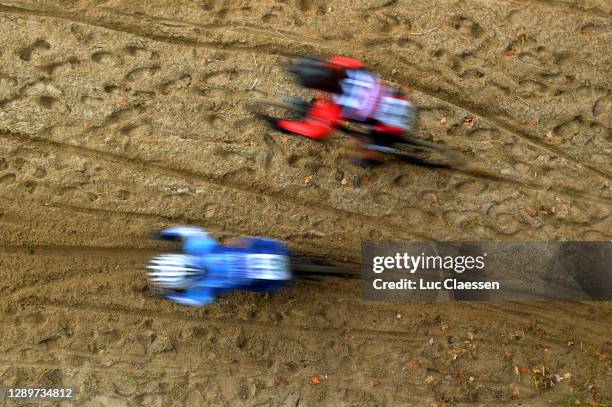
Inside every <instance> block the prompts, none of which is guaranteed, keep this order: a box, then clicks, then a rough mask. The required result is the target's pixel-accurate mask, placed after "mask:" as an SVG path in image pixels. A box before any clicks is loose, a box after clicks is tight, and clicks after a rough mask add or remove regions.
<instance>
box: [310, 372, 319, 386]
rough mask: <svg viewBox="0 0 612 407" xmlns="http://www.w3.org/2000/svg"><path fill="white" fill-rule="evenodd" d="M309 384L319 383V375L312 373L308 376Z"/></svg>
mask: <svg viewBox="0 0 612 407" xmlns="http://www.w3.org/2000/svg"><path fill="white" fill-rule="evenodd" d="M309 380H310V384H320V383H321V377H319V375H316V374H315V375H312V376H310V379H309Z"/></svg>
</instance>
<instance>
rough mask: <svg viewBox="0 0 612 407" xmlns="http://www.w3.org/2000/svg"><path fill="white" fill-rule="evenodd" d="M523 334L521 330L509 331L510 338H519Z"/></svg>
mask: <svg viewBox="0 0 612 407" xmlns="http://www.w3.org/2000/svg"><path fill="white" fill-rule="evenodd" d="M523 336H524V333H523V332H522V331H513V332H511V333H510V338H511V339H521V338H522V337H523Z"/></svg>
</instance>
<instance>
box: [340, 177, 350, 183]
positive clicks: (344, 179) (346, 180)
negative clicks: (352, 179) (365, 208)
mask: <svg viewBox="0 0 612 407" xmlns="http://www.w3.org/2000/svg"><path fill="white" fill-rule="evenodd" d="M340 184H342V185H346V184H348V179H346V177H345V178H342V181H340Z"/></svg>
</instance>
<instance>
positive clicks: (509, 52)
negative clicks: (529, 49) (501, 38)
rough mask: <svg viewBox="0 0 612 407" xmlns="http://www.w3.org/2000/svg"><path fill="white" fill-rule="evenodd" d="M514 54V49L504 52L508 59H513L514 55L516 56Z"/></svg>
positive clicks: (509, 48) (510, 48)
mask: <svg viewBox="0 0 612 407" xmlns="http://www.w3.org/2000/svg"><path fill="white" fill-rule="evenodd" d="M514 52H515V50H514V48H512V47H508V48H507V49H506V51H504V55H506V56H507V57H511V56H512V55H514Z"/></svg>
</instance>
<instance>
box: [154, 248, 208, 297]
mask: <svg viewBox="0 0 612 407" xmlns="http://www.w3.org/2000/svg"><path fill="white" fill-rule="evenodd" d="M147 270H149V271H148V272H147V274H148V276H149V280H150V281H151V283H152V284H153V285H154V286H155V287H160V288H168V289H173V290H180V289H184V288H187V286H188V285H189V283H190V282H191V277H193V276H195V275H197V274H198V273H199V272H201V270H199V269H198V268H196V267H194V266H193V265H192V262H191V256H187V255H184V254H162V255H161V256H157V257H154V258H153V259H151V261H150V262H149V264H147Z"/></svg>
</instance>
